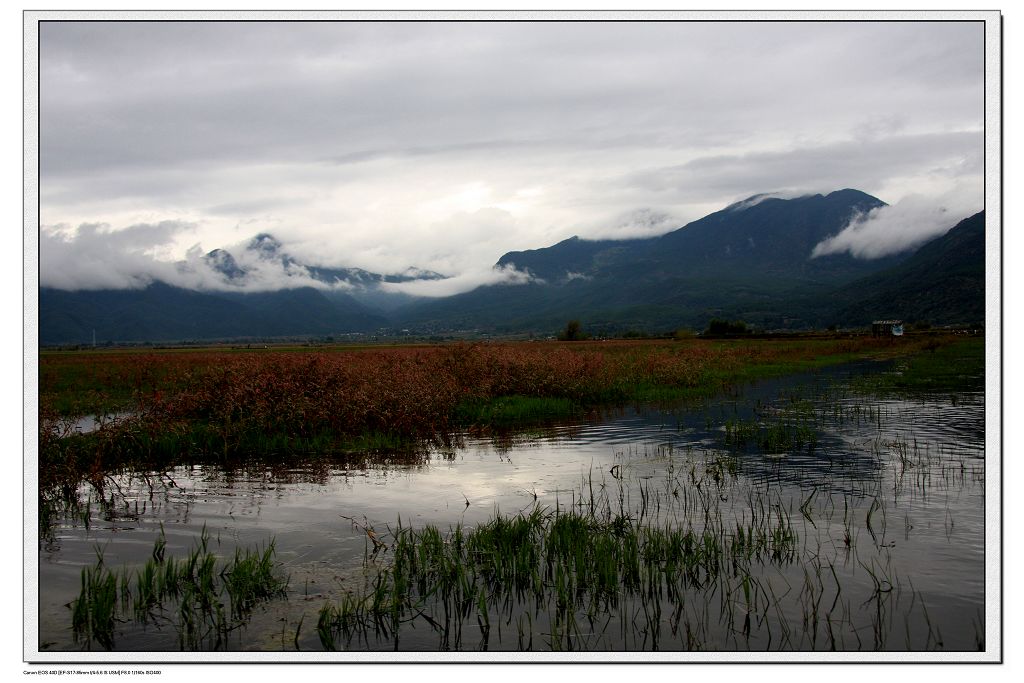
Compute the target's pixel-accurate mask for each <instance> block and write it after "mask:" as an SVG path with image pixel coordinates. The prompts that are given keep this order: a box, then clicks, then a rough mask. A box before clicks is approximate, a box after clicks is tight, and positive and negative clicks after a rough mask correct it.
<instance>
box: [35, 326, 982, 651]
mask: <svg viewBox="0 0 1024 683" xmlns="http://www.w3.org/2000/svg"><path fill="white" fill-rule="evenodd" d="M984 380H985V368H984V340H983V338H977V337H976V338H966V339H964V338H954V337H942V336H936V335H933V336H929V337H927V338H921V339H916V340H915V339H903V340H898V341H893V340H889V339H885V340H872V339H869V338H859V339H852V340H850V339H845V340H844V339H835V340H813V341H808V340H788V341H785V342H770V341H723V342H708V341H703V340H688V341H683V342H657V343H641V342H631V343H613V342H609V343H590V342H587V343H581V344H573V343H561V344H555V343H551V344H547V343H538V344H530V343H521V344H476V345H466V344H459V345H448V346H438V347H424V348H395V349H369V350H367V349H361V350H338V351H334V352H330V351H328V352H325V351H317V352H309V351H303V350H299V349H296V350H271V351H263V352H254V353H227V352H221V351H216V352H214V351H211V352H180V353H163V354H159V353H154V354H141V353H120V354H118V353H108V354H82V353H78V354H58V353H54V354H43V355H42V356H41V359H40V441H39V444H40V454H39V462H40V468H39V476H38V482H39V497H38V506H37V507H38V513H39V524H38V528H39V546H38V557H39V563H38V564H39V571H38V580H39V604H38V614H39V647H40V650H41V651H44V652H45V651H51V652H75V651H82V650H92V651H99V652H107V651H123V652H167V651H217V650H225V651H261V652H288V653H305V652H319V651H324V650H328V651H337V652H368V651H384V650H397V651H409V652H412V651H438V650H441V651H448V650H451V651H478V650H488V651H499V652H500V651H590V652H602V651H667V652H676V651H677V652H689V651H730V652H733V651H743V652H746V651H757V652H772V651H876V650H877V651H914V652H917V651H958V652H959V651H967V652H974V651H978V650H984V648H985V619H986V612H985V609H986V605H985V544H984V539H985V521H986V520H985V510H986V508H985V476H986V463H985V402H984ZM297 656H298V655H297Z"/></svg>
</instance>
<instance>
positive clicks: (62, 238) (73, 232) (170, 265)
mask: <svg viewBox="0 0 1024 683" xmlns="http://www.w3.org/2000/svg"><path fill="white" fill-rule="evenodd" d="M195 228H196V226H195V225H194V224H191V223H187V222H182V221H161V222H160V223H156V224H146V223H141V224H136V225H132V226H129V227H127V228H124V229H121V230H113V229H111V228H110V226H108V225H102V224H90V223H85V224H82V225H80V226H78V228H77V229H71V228H70V227H68V226H66V225H55V226H44V227H43V229H42V230H41V231H40V262H41V263H40V285H41V286H43V287H53V288H55V289H65V290H80V289H90V290H94V289H142V288H145V287H147V286H149V285H150V284H152V283H153V282H154V281H160V282H164V283H166V284H170V285H174V286H177V287H183V288H186V289H196V290H203V291H246V292H259V291H274V290H279V289H295V288H298V287H315V288H317V289H351V287H352V285H351V284H349V283H347V282H334V283H326V282H322V281H320V280H317V279H315V278H314V277H313V276H312V274H311V273H310V271H309V269H308V268H307V267H306V266H304V265H302V264H299V263H295V262H294V261H291V260H289V259H282V258H277V257H275V255H273V254H268V253H266V252H260V251H259V250H253V249H246V248H245V245H236V246H235V247H234V248H231V249H229V250H228V252H229V253H230V254H231V255H232V257H233V258H234V260H235V262H236V263H237V265H238V267H239V268H240V269H242V270H243V271H244V272H245V276H244V277H242V278H237V279H232V278H230V277H226V276H225V274H224V273H222V272H220V271H218V270H217V269H215V268H214V267H213V264H212V263H211V262H210V260H208V259H207V258H205V255H206V253H205V251H204V250H203V248H202V247H201V246H200V245H199V244H194V245H193V246H192V247H191V248H189V249H188V251H187V252H186V254H185V257H184V258H183V259H170V258H167V254H166V252H165V249H164V247H166V246H167V245H168V244H170V243H171V242H172V241H173V239H174V237H175V236H177V235H179V234H181V233H188V232H193V231H194V230H195Z"/></svg>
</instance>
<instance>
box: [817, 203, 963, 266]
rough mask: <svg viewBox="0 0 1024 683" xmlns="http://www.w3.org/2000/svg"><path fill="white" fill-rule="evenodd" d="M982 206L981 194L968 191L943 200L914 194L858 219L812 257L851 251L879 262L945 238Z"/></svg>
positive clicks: (855, 218)
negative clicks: (937, 238) (933, 240)
mask: <svg viewBox="0 0 1024 683" xmlns="http://www.w3.org/2000/svg"><path fill="white" fill-rule="evenodd" d="M982 206H983V201H982V198H981V193H980V192H978V191H976V190H968V189H965V188H957V189H956V190H954V191H952V192H949V193H947V194H945V195H942V196H939V197H926V196H922V195H910V196H907V197H905V198H904V199H902V200H900V201H898V202H896V203H895V204H893V205H891V206H883V207H879V208H877V209H872V210H871V211H868V212H867V213H863V214H859V215H857V216H855V217H854V218H853V219H852V220H851V221H850V222H849V224H848V225H847V226H846V227H845V228H843V229H842V230H841V231H839V232H838V233H837V234H835V235H833V236H832V237H829V238H828V239H826V240H823V241H822V242H821V243H819V244H818V245H817V246H816V247H814V250H813V251H812V252H811V258H815V257H817V256H826V255H828V254H842V253H844V252H848V253H849V254H850V255H851V256H854V257H856V258H862V259H875V258H881V257H883V256H889V255H892V254H898V253H900V252H903V251H907V250H909V249H915V248H917V247H919V246H921V245H922V244H924V243H925V242H927V241H929V240H932V239H934V238H936V237H939V236H940V235H944V234H945V233H946V232H948V231H949V230H950V229H951V228H952V227H953V226H955V225H956V224H957V223H958V222H960V221H961V220H963V219H964V218H966V217H967V216H970V215H972V214H975V213H977V212H978V211H980V210H981V208H982Z"/></svg>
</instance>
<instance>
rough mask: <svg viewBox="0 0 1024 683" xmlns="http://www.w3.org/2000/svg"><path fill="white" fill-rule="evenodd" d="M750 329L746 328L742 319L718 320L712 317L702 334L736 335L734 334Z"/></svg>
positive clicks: (744, 332)
mask: <svg viewBox="0 0 1024 683" xmlns="http://www.w3.org/2000/svg"><path fill="white" fill-rule="evenodd" d="M749 331H750V330H748V329H747V324H746V323H745V322H743V321H742V320H736V321H732V320H719V319H718V318H715V319H713V320H712V321H711V322H709V323H708V329H707V330H705V332H704V334H707V335H712V336H719V335H736V334H747V333H748V332H749Z"/></svg>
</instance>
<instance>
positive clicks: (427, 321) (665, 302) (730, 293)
mask: <svg viewBox="0 0 1024 683" xmlns="http://www.w3.org/2000/svg"><path fill="white" fill-rule="evenodd" d="M884 206H886V205H885V203H884V202H882V201H881V200H879V199H877V198H876V197H873V196H871V195H868V194H866V193H864V192H860V191H858V190H851V189H847V190H839V191H836V192H832V193H829V194H827V195H822V194H814V195H806V196H800V197H792V198H788V199H787V198H782V197H778V196H772V195H755V196H754V197H750V198H748V199H746V200H743V201H741V202H736V203H734V204H732V205H730V206H728V207H726V208H725V209H722V210H721V211H717V212H714V213H712V214H710V215H708V216H705V217H704V218H701V219H699V220H697V221H693V222H692V223H689V224H687V225H685V226H683V227H681V228H679V229H677V230H673V231H671V232H669V233H667V234H664V235H661V236H659V237H653V238H648V239H636V240H625V241H609V240H605V241H586V240H581V239H578V238H572V239H569V240H564V241H562V242H559V243H558V244H555V245H553V246H551V247H547V248H544V249H534V250H529V251H519V252H510V253H508V254H505V255H504V256H502V257H501V259H499V261H498V265H500V266H506V267H511V266H514V267H516V268H518V269H520V270H522V271H525V272H527V273H530V274H533V275H535V276H536V278H537V280H536V281H534V282H532V283H530V284H527V285H520V286H515V287H512V286H507V285H499V286H491V287H481V288H478V289H477V290H474V291H472V292H468V293H466V294H461V295H458V296H454V297H450V298H448V299H444V300H439V301H433V302H422V301H420V302H414V303H412V304H411V305H409V306H407V307H405V308H404V309H401V310H400V311H398V312H397V313H398V315H399V316H400V317H399V319H400V320H401V321H402V323H403V324H404V325H407V326H417V325H418V326H423V327H427V328H443V327H445V326H453V327H464V328H473V327H479V328H493V329H496V330H503V331H523V330H531V329H546V330H548V331H553V330H556V329H558V327H559V326H560V325H561V324H564V321H565V320H568V319H571V318H580V319H582V320H584V321H585V322H586V323H587V324H588V325H589V326H590V327H591V329H594V330H609V331H621V330H623V329H629V328H641V329H671V328H673V327H678V326H690V327H697V328H700V327H702V326H703V325H705V324H706V323H707V321H708V320H709V319H710V318H712V317H722V316H726V317H737V318H743V319H745V320H747V321H748V322H751V323H753V324H755V325H757V326H760V327H766V328H787V327H788V328H793V327H809V326H815V325H819V324H822V323H823V321H824V318H823V317H822V310H821V309H820V308H819V306H820V304H821V302H822V301H823V300H825V299H827V297H828V295H829V292H831V291H832V290H833V289H835V288H836V287H837V286H840V285H842V284H845V283H848V282H851V281H853V280H855V279H857V278H861V277H865V276H867V275H869V274H871V273H874V272H877V271H879V270H883V269H885V268H888V267H891V266H893V265H895V264H897V263H899V262H900V261H901V260H902V259H904V258H906V256H907V255H908V254H909V253H910V252H909V251H904V252H902V253H897V254H892V255H889V256H886V257H882V258H874V259H866V258H859V257H856V256H853V255H851V254H849V253H836V254H828V255H820V256H814V251H815V248H816V247H817V246H818V245H819V244H821V243H823V242H825V241H826V240H828V239H829V238H830V237H832V236H834V235H837V234H839V233H841V232H842V231H843V230H844V229H845V228H846V227H847V226H848V225H849V224H850V223H851V221H854V220H856V219H857V217H859V216H863V215H864V214H866V213H868V212H870V211H872V210H876V209H879V208H881V207H884Z"/></svg>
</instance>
